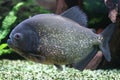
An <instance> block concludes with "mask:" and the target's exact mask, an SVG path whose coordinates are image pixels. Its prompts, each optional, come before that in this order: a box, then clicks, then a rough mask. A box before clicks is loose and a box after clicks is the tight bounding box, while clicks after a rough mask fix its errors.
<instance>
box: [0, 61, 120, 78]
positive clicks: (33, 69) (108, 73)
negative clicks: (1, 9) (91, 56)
mask: <svg viewBox="0 0 120 80" xmlns="http://www.w3.org/2000/svg"><path fill="white" fill-rule="evenodd" d="M63 67H64V66H63ZM0 80H120V70H117V69H113V70H93V71H91V70H84V71H78V70H75V69H72V68H66V67H64V69H63V71H59V70H57V69H56V67H54V66H52V65H43V64H39V63H34V62H31V61H24V60H22V61H21V60H13V61H11V60H0Z"/></svg>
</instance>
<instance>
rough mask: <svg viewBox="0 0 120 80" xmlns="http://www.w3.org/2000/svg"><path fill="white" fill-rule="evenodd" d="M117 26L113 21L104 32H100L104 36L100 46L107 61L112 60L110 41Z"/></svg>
mask: <svg viewBox="0 0 120 80" xmlns="http://www.w3.org/2000/svg"><path fill="white" fill-rule="evenodd" d="M115 27H116V25H115V24H114V23H111V24H109V25H108V26H107V28H106V29H105V30H104V31H103V32H102V33H100V35H102V36H103V39H104V40H103V43H102V44H101V45H100V46H99V47H100V49H101V50H102V52H103V55H104V57H105V59H106V60H107V61H111V55H110V48H109V42H110V40H111V37H112V35H113V32H114V31H115Z"/></svg>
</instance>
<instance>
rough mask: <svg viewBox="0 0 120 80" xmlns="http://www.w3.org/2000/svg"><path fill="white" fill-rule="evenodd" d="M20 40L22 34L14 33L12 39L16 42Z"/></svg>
mask: <svg viewBox="0 0 120 80" xmlns="http://www.w3.org/2000/svg"><path fill="white" fill-rule="evenodd" d="M21 38H22V34H21V33H16V34H15V35H14V39H16V40H20V39H21Z"/></svg>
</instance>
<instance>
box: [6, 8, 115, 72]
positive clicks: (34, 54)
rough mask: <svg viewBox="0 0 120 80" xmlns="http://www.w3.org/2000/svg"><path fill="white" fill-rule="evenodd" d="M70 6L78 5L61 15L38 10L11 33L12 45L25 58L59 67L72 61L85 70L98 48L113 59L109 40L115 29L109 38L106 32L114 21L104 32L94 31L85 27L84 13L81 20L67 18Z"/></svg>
mask: <svg viewBox="0 0 120 80" xmlns="http://www.w3.org/2000/svg"><path fill="white" fill-rule="evenodd" d="M71 10H78V7H73V8H72V9H70V10H68V12H65V13H63V14H62V15H56V14H39V15H35V16H33V17H31V18H29V19H26V20H24V21H23V22H21V23H20V24H18V25H17V26H16V27H15V28H14V29H13V30H12V32H11V33H10V39H8V41H7V42H8V45H9V47H11V48H12V49H13V50H14V51H16V52H17V53H19V54H20V55H21V56H23V57H25V58H26V59H30V60H32V61H35V62H39V63H43V64H53V65H55V66H57V67H59V66H60V65H69V64H72V65H73V67H74V68H79V70H83V69H84V67H85V65H86V64H87V63H88V62H89V61H90V60H91V59H92V57H93V56H94V55H95V54H96V52H97V51H98V49H101V50H102V51H103V52H104V53H105V54H104V56H105V58H106V59H107V60H108V61H110V59H111V57H110V52H109V46H108V44H107V46H106V43H108V41H109V40H110V39H109V38H111V34H112V33H111V34H110V36H108V35H107V36H108V37H109V38H108V37H107V39H108V40H106V39H105V37H104V34H105V36H106V33H107V32H109V31H113V29H114V25H113V24H112V25H109V26H108V28H107V29H106V30H105V32H103V33H101V34H95V33H94V32H93V31H92V30H91V29H88V28H86V27H84V26H86V23H87V21H86V16H85V14H82V17H81V16H80V19H81V18H82V19H83V18H84V19H83V20H84V21H83V22H82V23H79V22H78V21H79V20H77V17H78V18H79V16H77V17H76V16H75V17H76V18H68V14H67V13H69V12H70V11H71ZM78 11H79V10H78ZM76 12H77V11H76ZM81 12H82V11H81ZM81 12H80V14H81ZM70 13H71V12H70ZM82 13H83V12H82ZM66 14H67V15H66ZM83 16H84V17H83ZM69 17H71V16H69ZM105 40H106V42H105ZM104 42H105V43H104ZM80 66H82V67H80Z"/></svg>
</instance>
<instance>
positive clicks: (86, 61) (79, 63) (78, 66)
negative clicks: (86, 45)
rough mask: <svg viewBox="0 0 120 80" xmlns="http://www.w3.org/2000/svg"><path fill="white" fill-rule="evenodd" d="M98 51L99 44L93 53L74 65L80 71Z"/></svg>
mask: <svg viewBox="0 0 120 80" xmlns="http://www.w3.org/2000/svg"><path fill="white" fill-rule="evenodd" d="M97 51H98V46H95V47H94V49H93V51H92V52H91V53H89V54H88V55H87V56H86V57H85V58H84V59H83V60H81V61H79V62H78V63H73V64H72V67H73V68H75V69H78V70H80V71H82V70H84V68H85V67H86V66H87V64H88V63H89V62H90V60H92V58H93V57H94V56H95V54H96V53H97Z"/></svg>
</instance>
